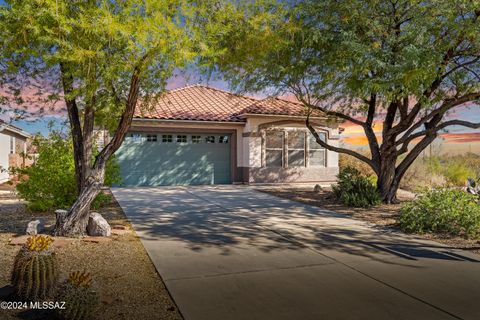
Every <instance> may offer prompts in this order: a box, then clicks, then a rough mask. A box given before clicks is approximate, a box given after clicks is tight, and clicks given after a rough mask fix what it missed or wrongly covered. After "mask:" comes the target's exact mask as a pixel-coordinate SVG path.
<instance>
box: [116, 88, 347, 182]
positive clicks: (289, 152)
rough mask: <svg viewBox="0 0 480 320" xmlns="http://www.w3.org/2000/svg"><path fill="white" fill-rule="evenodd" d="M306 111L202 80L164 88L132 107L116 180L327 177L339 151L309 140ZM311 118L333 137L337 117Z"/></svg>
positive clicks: (317, 179) (331, 179) (331, 174)
mask: <svg viewBox="0 0 480 320" xmlns="http://www.w3.org/2000/svg"><path fill="white" fill-rule="evenodd" d="M305 114H306V109H305V107H304V106H303V105H301V104H299V103H295V102H291V101H286V100H281V99H264V100H258V99H253V98H248V97H243V96H239V95H236V94H232V93H229V92H225V91H222V90H218V89H214V88H209V87H206V86H201V85H195V86H189V87H185V88H181V89H176V90H172V91H169V92H167V93H165V94H164V95H163V96H162V97H161V98H160V99H159V101H158V102H157V103H156V104H155V105H154V106H153V107H152V108H148V109H147V110H142V109H137V110H136V112H135V115H134V119H133V122H132V125H131V128H130V130H129V133H128V135H127V137H126V138H125V141H124V143H123V145H122V146H121V148H120V149H119V150H118V151H117V153H116V156H117V159H118V161H119V164H120V168H121V174H122V177H123V184H124V185H126V186H143V185H146V186H157V185H189V184H195V185H197V184H230V183H245V184H260V183H320V184H330V183H332V182H334V181H335V180H336V175H337V173H338V155H337V154H336V153H335V152H330V151H327V150H325V149H324V148H322V147H320V145H318V144H317V143H316V142H315V139H314V138H313V135H311V134H310V132H309V131H308V129H307V128H306V126H305ZM311 122H312V123H314V124H315V126H316V128H317V129H318V132H319V134H320V135H321V137H322V138H323V139H325V140H328V142H329V143H330V144H332V145H338V140H339V129H338V122H336V121H334V120H332V119H327V117H325V116H322V115H319V114H316V115H315V116H313V117H311Z"/></svg>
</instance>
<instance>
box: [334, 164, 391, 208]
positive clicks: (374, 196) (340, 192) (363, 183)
mask: <svg viewBox="0 0 480 320" xmlns="http://www.w3.org/2000/svg"><path fill="white" fill-rule="evenodd" d="M333 192H334V194H335V197H336V198H337V199H338V200H340V201H341V202H342V203H344V204H346V205H348V206H352V207H362V208H368V207H372V206H375V205H378V204H380V202H381V198H380V194H379V193H378V191H377V188H376V186H375V182H374V181H373V179H372V178H370V177H366V176H364V175H362V174H361V173H360V171H358V170H357V169H355V168H352V167H346V168H344V169H343V170H341V171H340V173H339V175H338V184H337V185H336V186H334V187H333Z"/></svg>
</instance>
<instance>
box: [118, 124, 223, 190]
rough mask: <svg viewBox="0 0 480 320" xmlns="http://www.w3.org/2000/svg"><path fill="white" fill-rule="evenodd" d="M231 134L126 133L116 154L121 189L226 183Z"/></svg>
mask: <svg viewBox="0 0 480 320" xmlns="http://www.w3.org/2000/svg"><path fill="white" fill-rule="evenodd" d="M230 144H231V135H226V134H200V133H199V134H196V133H189V134H187V133H168V132H166V133H163V132H161V133H135V132H133V133H129V134H128V135H127V137H126V138H125V141H124V142H123V144H122V146H121V147H120V149H119V150H118V151H117V152H116V156H117V159H118V162H119V164H120V170H121V175H122V178H123V182H122V185H124V186H170V185H201V184H228V183H231V177H230V170H231V169H230V160H231V155H230V153H231V152H230V150H231V146H230Z"/></svg>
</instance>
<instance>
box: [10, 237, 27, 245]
mask: <svg viewBox="0 0 480 320" xmlns="http://www.w3.org/2000/svg"><path fill="white" fill-rule="evenodd" d="M29 237H30V236H18V237H12V238H11V239H10V242H9V243H10V244H11V245H12V246H17V245H19V246H21V245H24V244H25V243H27V239H28V238H29Z"/></svg>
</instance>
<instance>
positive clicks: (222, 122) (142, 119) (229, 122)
mask: <svg viewBox="0 0 480 320" xmlns="http://www.w3.org/2000/svg"><path fill="white" fill-rule="evenodd" d="M135 122H141V123H144V122H154V123H184V124H203V125H208V124H215V125H225V126H231V125H237V126H244V125H245V122H243V121H242V122H240V121H209V120H175V119H151V118H133V120H132V124H134V123H135Z"/></svg>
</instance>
